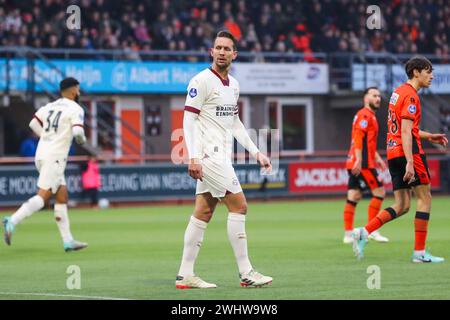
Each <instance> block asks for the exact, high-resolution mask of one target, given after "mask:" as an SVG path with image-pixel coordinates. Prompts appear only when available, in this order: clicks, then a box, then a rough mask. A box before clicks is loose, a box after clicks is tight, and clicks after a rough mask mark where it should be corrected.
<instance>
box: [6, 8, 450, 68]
mask: <svg viewBox="0 0 450 320" xmlns="http://www.w3.org/2000/svg"><path fill="white" fill-rule="evenodd" d="M71 3H74V4H77V5H79V6H80V7H81V10H82V19H83V24H84V25H87V26H88V28H83V29H82V31H79V32H73V31H70V30H68V29H67V28H64V27H62V26H61V25H60V24H61V23H63V22H62V21H63V20H64V19H61V17H63V16H64V15H65V9H66V6H67V3H66V1H62V0H32V1H30V0H28V1H13V0H0V45H2V46H31V47H34V48H71V49H74V48H78V49H86V50H92V49H122V50H125V51H126V52H127V55H126V58H128V59H130V60H136V59H139V54H138V53H139V51H149V50H172V51H175V50H180V51H181V50H182V51H184V50H203V49H205V48H208V47H210V45H211V38H212V36H213V34H214V32H215V31H216V30H218V29H220V28H227V29H229V30H230V31H231V32H232V33H233V34H234V35H235V36H236V37H237V38H238V40H239V50H240V51H250V52H254V53H257V52H260V51H264V52H267V51H274V52H301V53H310V52H344V53H345V52H392V53H399V54H401V53H413V54H414V53H427V54H435V55H437V56H438V57H440V59H441V60H442V62H443V63H448V62H449V61H450V53H449V51H450V50H449V44H448V39H449V37H450V4H449V3H448V2H447V1H444V0H416V1H413V0H403V1H402V0H395V1H390V0H389V1H388V0H379V1H368V0H336V1H334V0H333V1H332V0H325V1H319V0H312V1H300V0H297V1H287V0H281V1H277V2H276V3H275V2H272V1H252V2H248V1H243V0H227V1H220V0H213V1H206V0H198V1H195V2H192V1H185V0H180V1H169V0H163V1H152V0H146V1H130V0H122V1H104V0H80V1H72V2H71ZM371 4H378V5H379V6H380V7H382V8H383V18H384V21H383V23H384V24H385V26H384V29H383V32H380V31H373V32H372V31H371V30H367V29H366V27H365V19H366V16H367V14H366V9H367V6H368V5H371ZM83 9H85V10H83ZM386 30H387V32H386ZM430 34H432V35H433V36H432V37H430V36H427V35H430Z"/></svg>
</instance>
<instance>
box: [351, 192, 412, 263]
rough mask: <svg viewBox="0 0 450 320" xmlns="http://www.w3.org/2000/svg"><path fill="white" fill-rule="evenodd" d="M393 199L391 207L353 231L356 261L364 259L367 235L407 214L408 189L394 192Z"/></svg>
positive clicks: (409, 195)
mask: <svg viewBox="0 0 450 320" xmlns="http://www.w3.org/2000/svg"><path fill="white" fill-rule="evenodd" d="M394 198H395V202H394V204H393V205H392V206H390V207H388V208H386V209H384V210H382V211H380V212H379V213H378V214H377V216H376V217H375V218H373V219H372V220H370V221H369V222H368V223H367V224H366V226H365V227H364V228H356V229H355V230H354V231H353V234H352V236H353V252H354V253H355V256H356V257H357V258H358V259H362V258H363V257H364V248H365V246H366V244H367V240H368V237H369V234H371V233H372V232H374V231H375V230H378V229H380V228H381V226H383V225H384V224H386V223H388V222H389V221H392V220H394V219H396V218H398V217H400V216H401V215H403V214H405V213H407V212H408V210H409V207H410V202H411V191H410V190H409V189H398V190H395V191H394Z"/></svg>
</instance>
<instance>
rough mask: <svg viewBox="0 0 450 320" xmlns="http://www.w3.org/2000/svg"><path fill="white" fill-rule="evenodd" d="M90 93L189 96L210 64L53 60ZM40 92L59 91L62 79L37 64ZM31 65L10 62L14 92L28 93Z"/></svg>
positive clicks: (2, 63) (0, 86)
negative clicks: (190, 85) (190, 87)
mask: <svg viewBox="0 0 450 320" xmlns="http://www.w3.org/2000/svg"><path fill="white" fill-rule="evenodd" d="M50 62H51V63H52V64H53V65H54V66H55V67H56V68H58V69H59V70H61V71H62V72H63V73H64V74H65V75H66V76H72V77H75V78H77V79H78V80H79V81H80V83H81V89H82V90H84V91H86V92H89V93H185V92H186V88H187V85H188V83H189V80H190V79H191V78H192V77H193V76H194V75H196V74H197V73H199V72H200V71H202V70H203V69H205V68H207V67H208V66H209V65H210V64H209V63H188V62H134V61H133V62H131V61H91V60H56V59H55V60H50ZM6 67H7V66H6V59H0V90H4V89H5V88H6ZM35 70H36V71H35V79H36V91H37V92H40V91H42V90H43V89H45V90H48V91H53V92H55V91H57V90H58V83H59V82H60V81H61V79H62V77H61V75H60V74H59V72H57V70H56V69H55V68H50V67H49V66H48V65H47V64H45V63H44V62H42V61H36V64H35ZM27 72H28V70H27V61H26V60H25V59H11V60H9V75H10V80H9V81H10V86H9V88H10V89H11V90H19V91H24V90H26V86H27Z"/></svg>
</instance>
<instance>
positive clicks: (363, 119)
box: [354, 115, 370, 133]
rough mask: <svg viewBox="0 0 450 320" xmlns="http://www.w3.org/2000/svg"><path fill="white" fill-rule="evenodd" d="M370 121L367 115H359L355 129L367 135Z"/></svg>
mask: <svg viewBox="0 0 450 320" xmlns="http://www.w3.org/2000/svg"><path fill="white" fill-rule="evenodd" d="M369 121H370V119H369V118H368V117H367V116H366V115H357V116H356V118H355V123H354V129H355V130H359V131H362V132H363V133H367V130H368V127H369Z"/></svg>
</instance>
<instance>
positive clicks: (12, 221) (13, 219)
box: [3, 189, 52, 245]
mask: <svg viewBox="0 0 450 320" xmlns="http://www.w3.org/2000/svg"><path fill="white" fill-rule="evenodd" d="M51 196H52V192H51V190H44V189H39V190H38V192H37V194H36V195H35V196H34V197H31V198H30V199H28V200H27V201H26V202H25V203H23V204H22V205H21V206H20V208H19V209H17V211H16V212H14V214H13V215H12V216H7V217H5V218H3V227H4V239H5V242H6V244H7V245H11V238H12V235H13V233H14V230H15V227H16V226H17V225H18V224H19V223H21V222H22V221H23V220H25V219H26V218H27V217H29V216H31V215H32V214H33V213H35V212H37V211H39V210H41V209H42V208H43V207H44V206H45V203H46V202H47V201H48V200H49V199H50V198H51Z"/></svg>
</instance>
